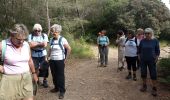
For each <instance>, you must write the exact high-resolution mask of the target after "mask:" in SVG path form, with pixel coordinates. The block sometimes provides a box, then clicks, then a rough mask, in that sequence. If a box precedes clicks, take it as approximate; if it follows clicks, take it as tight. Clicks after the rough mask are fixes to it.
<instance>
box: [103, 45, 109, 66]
mask: <svg viewBox="0 0 170 100" xmlns="http://www.w3.org/2000/svg"><path fill="white" fill-rule="evenodd" d="M108 52H109V48H108V47H105V51H104V55H105V65H104V66H105V67H106V66H107V65H108Z"/></svg>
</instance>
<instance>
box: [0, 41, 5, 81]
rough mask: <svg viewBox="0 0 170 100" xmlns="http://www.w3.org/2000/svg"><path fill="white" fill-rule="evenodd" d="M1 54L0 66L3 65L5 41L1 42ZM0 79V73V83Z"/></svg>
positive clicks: (0, 77)
mask: <svg viewBox="0 0 170 100" xmlns="http://www.w3.org/2000/svg"><path fill="white" fill-rule="evenodd" d="M1 43H2V51H1V52H2V53H1V65H3V63H4V58H5V51H6V40H2V42H1ZM1 79H2V73H0V81H1Z"/></svg>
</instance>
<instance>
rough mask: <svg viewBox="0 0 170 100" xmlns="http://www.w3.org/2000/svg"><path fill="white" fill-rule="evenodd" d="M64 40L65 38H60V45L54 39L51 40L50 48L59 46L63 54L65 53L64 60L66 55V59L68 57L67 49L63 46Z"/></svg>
mask: <svg viewBox="0 0 170 100" xmlns="http://www.w3.org/2000/svg"><path fill="white" fill-rule="evenodd" d="M62 38H63V37H62V36H61V37H60V38H59V40H58V43H54V38H52V39H51V43H50V46H51V45H59V46H60V48H61V50H62V52H63V58H64V55H65V57H66V56H67V49H66V48H64V46H63V45H62V44H61V40H62Z"/></svg>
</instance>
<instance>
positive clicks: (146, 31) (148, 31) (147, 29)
mask: <svg viewBox="0 0 170 100" xmlns="http://www.w3.org/2000/svg"><path fill="white" fill-rule="evenodd" d="M144 32H145V33H151V34H152V39H153V38H155V36H154V32H153V29H152V28H145V31H144Z"/></svg>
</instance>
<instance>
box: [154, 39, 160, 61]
mask: <svg viewBox="0 0 170 100" xmlns="http://www.w3.org/2000/svg"><path fill="white" fill-rule="evenodd" d="M155 54H156V58H155V62H157V61H158V57H159V55H160V47H159V41H158V40H156V45H155Z"/></svg>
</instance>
